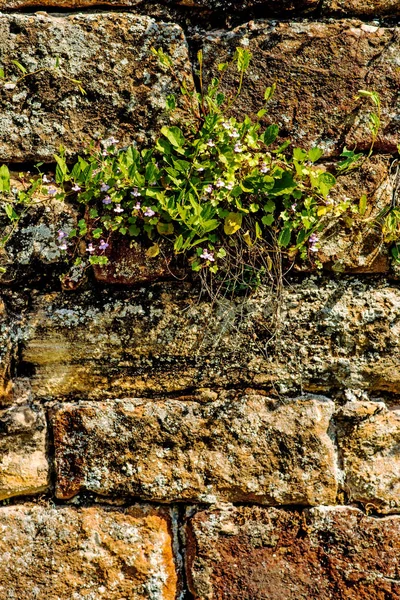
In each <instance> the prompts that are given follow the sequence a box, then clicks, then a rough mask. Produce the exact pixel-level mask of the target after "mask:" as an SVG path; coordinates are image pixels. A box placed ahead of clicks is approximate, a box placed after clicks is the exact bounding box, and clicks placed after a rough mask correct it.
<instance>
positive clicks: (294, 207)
mask: <svg viewBox="0 0 400 600" xmlns="http://www.w3.org/2000/svg"><path fill="white" fill-rule="evenodd" d="M290 208H291V209H292V210H293V211H295V210H296V208H297V204H296V203H294V204H292V206H291V207H290Z"/></svg>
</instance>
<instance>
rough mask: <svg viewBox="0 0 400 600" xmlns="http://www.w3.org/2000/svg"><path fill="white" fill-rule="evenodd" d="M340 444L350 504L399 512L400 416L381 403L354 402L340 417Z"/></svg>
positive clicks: (386, 511)
mask: <svg viewBox="0 0 400 600" xmlns="http://www.w3.org/2000/svg"><path fill="white" fill-rule="evenodd" d="M337 418H338V443H339V448H340V452H341V456H342V462H343V470H344V473H345V490H346V493H347V494H348V498H349V501H350V502H362V503H363V504H365V505H366V508H367V510H371V509H372V510H373V511H378V512H381V513H394V512H399V508H400V412H399V410H388V408H386V406H385V405H384V404H383V403H382V402H365V401H353V402H349V403H348V404H346V405H345V406H344V407H343V408H342V409H341V410H340V411H339V414H338V417H337Z"/></svg>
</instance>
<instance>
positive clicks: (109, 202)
mask: <svg viewBox="0 0 400 600" xmlns="http://www.w3.org/2000/svg"><path fill="white" fill-rule="evenodd" d="M102 202H103V204H111V198H110V196H104V198H103V200H102Z"/></svg>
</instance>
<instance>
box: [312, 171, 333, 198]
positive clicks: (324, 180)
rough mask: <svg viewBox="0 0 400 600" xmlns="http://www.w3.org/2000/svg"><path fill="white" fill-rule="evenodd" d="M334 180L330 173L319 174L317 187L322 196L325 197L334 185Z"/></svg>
mask: <svg viewBox="0 0 400 600" xmlns="http://www.w3.org/2000/svg"><path fill="white" fill-rule="evenodd" d="M335 183H336V179H335V177H334V176H333V175H332V174H331V173H320V174H319V175H318V178H317V185H318V188H319V190H320V192H321V194H322V195H323V196H324V198H326V197H327V195H328V194H329V191H330V190H331V188H332V187H333V186H334V185H335Z"/></svg>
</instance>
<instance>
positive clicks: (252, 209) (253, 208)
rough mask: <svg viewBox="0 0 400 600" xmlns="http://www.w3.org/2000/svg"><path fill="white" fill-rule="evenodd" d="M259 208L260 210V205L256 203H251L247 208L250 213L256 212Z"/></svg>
mask: <svg viewBox="0 0 400 600" xmlns="http://www.w3.org/2000/svg"><path fill="white" fill-rule="evenodd" d="M259 208H260V205H259V204H257V203H256V202H252V203H251V204H250V206H249V209H250V212H253V213H255V212H257V211H258V210H259Z"/></svg>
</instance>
